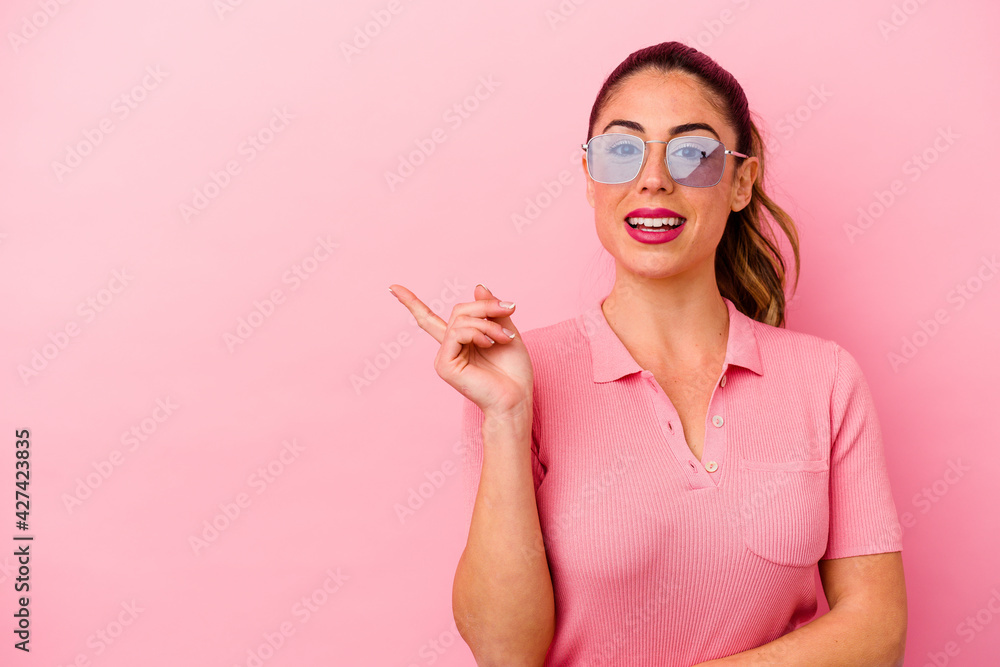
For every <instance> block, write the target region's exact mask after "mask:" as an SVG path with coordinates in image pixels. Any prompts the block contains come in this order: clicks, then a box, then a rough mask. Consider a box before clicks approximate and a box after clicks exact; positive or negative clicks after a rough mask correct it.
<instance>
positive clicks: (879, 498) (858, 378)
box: [822, 345, 903, 560]
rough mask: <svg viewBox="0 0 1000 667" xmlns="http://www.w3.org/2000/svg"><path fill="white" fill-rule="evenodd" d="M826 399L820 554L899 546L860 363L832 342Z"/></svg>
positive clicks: (888, 549) (875, 421) (838, 554)
mask: <svg viewBox="0 0 1000 667" xmlns="http://www.w3.org/2000/svg"><path fill="white" fill-rule="evenodd" d="M836 359H837V366H836V376H835V379H834V384H833V393H832V396H831V399H830V437H831V441H832V443H831V450H830V535H829V540H828V542H827V548H826V553H825V554H824V555H823V556H822V559H824V560H825V559H831V558H845V557H848V556H863V555H868V554H878V553H887V552H892V551H901V550H902V547H903V545H902V535H903V531H902V529H901V528H900V525H899V518H898V515H897V513H896V506H895V503H894V501H893V498H892V490H891V489H890V487H889V473H888V470H887V468H886V463H885V451H884V447H883V441H882V431H881V427H880V425H879V420H878V415H877V414H876V412H875V402H874V400H873V398H872V393H871V390H870V388H869V386H868V382H867V381H866V380H865V377H864V375H863V373H862V371H861V367H860V366H859V365H858V362H857V361H856V360H855V359H854V357H853V356H852V355H851V354H850V353H849V352H848V351H847V350H845V349H844V348H842V347H840V346H839V345H837V346H836Z"/></svg>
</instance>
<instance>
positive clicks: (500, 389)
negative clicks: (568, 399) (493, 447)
mask: <svg viewBox="0 0 1000 667" xmlns="http://www.w3.org/2000/svg"><path fill="white" fill-rule="evenodd" d="M390 288H391V289H392V291H393V293H394V294H395V295H396V298H397V299H399V301H400V302H402V304H403V305H404V306H406V307H407V309H408V310H409V311H410V314H412V315H413V317H414V319H415V320H416V321H417V324H418V325H420V328H421V329H423V330H424V331H426V332H427V333H429V334H430V335H431V336H432V337H433V338H434V340H436V341H438V342H439V343H441V348H440V349H439V350H438V353H437V356H436V357H435V359H434V370H435V371H437V374H438V375H440V376H441V378H442V379H444V381H445V382H447V383H448V384H450V385H451V386H452V387H454V388H455V389H457V390H458V391H459V392H460V393H461V394H462V395H463V396H465V397H466V398H468V399H469V400H471V401H472V402H473V403H475V404H476V405H478V406H479V408H480V409H481V410H482V411H483V413H484V414H486V415H504V414H510V413H514V412H518V411H520V410H523V409H525V408H527V409H529V410H530V405H531V399H532V395H533V394H532V392H533V388H534V387H533V383H534V373H533V371H532V368H531V358H530V357H529V356H528V349H527V348H526V347H525V345H524V342H523V341H522V340H521V336H520V334H519V332H518V331H517V327H515V326H514V323H513V322H511V320H510V313H512V312H513V307H512V308H509V309H508V308H502V307H501V306H500V305H499V304H500V302H499V300H498V299H496V298H494V296H493V294H492V293H490V291H489V290H488V289H486V287H484V286H482V285H476V288H475V290H474V296H475V298H476V300H475V301H472V302H469V303H458V304H455V306H454V307H453V308H452V309H451V316H450V317H449V318H448V321H447V322H445V321H444V320H442V319H441V318H440V317H438V316H437V315H435V314H434V312H433V311H432V310H431V309H430V308H428V307H427V306H426V305H424V303H423V302H422V301H421V300H420V299H418V298H417V296H416V295H415V294H414V293H413V292H411V291H410V290H408V289H406V288H405V287H403V286H401V285H390ZM504 328H506V329H507V330H508V331H511V332H513V333H514V338H511V337H510V336H508V335H507V334H505V333H504V332H503V329H504Z"/></svg>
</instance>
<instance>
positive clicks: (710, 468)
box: [705, 461, 719, 472]
mask: <svg viewBox="0 0 1000 667" xmlns="http://www.w3.org/2000/svg"><path fill="white" fill-rule="evenodd" d="M718 467H719V464H718V463H716V462H715V461H709V462H708V463H706V464H705V470H707V471H708V472H715V471H716V469H717V468H718Z"/></svg>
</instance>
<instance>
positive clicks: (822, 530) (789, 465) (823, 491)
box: [737, 459, 830, 567]
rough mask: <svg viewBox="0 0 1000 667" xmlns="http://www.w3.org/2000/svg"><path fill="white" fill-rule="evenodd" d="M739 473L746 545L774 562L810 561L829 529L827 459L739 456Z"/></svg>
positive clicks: (740, 513) (818, 554)
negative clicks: (756, 459) (765, 458)
mask: <svg viewBox="0 0 1000 667" xmlns="http://www.w3.org/2000/svg"><path fill="white" fill-rule="evenodd" d="M738 477H739V484H738V489H739V490H738V498H737V502H738V504H739V506H738V507H737V512H738V514H737V516H738V521H739V524H740V531H741V533H742V536H743V541H744V543H745V544H746V546H747V548H748V549H749V550H750V551H752V552H753V553H755V554H757V555H758V556H760V557H761V558H764V559H766V560H769V561H771V562H772V563H777V564H778V565H790V566H794V567H807V566H811V565H814V564H815V563H816V562H817V561H818V560H819V559H820V557H821V556H822V555H823V554H824V553H825V552H826V543H827V538H828V537H829V531H830V496H829V479H830V462H829V461H752V460H749V459H742V460H741V461H740V470H739V475H738Z"/></svg>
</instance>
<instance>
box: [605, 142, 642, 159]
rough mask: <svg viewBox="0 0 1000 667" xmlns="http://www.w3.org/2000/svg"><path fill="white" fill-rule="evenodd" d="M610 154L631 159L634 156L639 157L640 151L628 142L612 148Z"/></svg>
mask: <svg viewBox="0 0 1000 667" xmlns="http://www.w3.org/2000/svg"><path fill="white" fill-rule="evenodd" d="M609 152H611V153H612V154H614V155H617V156H618V157H631V156H633V155H638V154H639V149H638V148H637V147H636V146H635V145H634V144H630V143H627V142H626V143H621V144H616V145H614V146H612V147H611V149H610V151H609Z"/></svg>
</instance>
